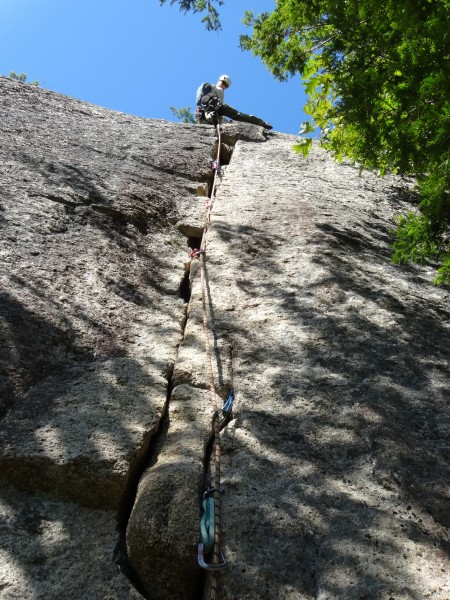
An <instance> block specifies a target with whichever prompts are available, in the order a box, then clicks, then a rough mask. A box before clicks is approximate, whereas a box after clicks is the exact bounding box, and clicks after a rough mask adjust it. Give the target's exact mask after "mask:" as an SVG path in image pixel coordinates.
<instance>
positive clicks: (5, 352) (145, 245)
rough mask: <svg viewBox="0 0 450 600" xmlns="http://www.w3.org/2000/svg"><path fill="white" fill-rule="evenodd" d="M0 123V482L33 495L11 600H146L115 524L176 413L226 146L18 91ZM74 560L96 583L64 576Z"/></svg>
mask: <svg viewBox="0 0 450 600" xmlns="http://www.w3.org/2000/svg"><path fill="white" fill-rule="evenodd" d="M0 113H1V115H0V116H1V122H2V125H1V134H0V136H1V143H0V160H1V175H0V189H1V193H0V205H1V212H0V220H1V228H2V236H1V237H2V239H1V242H0V244H1V245H0V248H1V250H0V251H1V260H2V270H1V289H0V328H1V338H2V344H1V349H0V368H1V376H0V414H1V417H2V421H1V425H0V476H1V478H2V481H3V482H4V484H5V485H4V486H3V487H2V490H3V489H4V490H6V489H7V488H6V486H7V485H8V486H9V485H10V484H13V485H14V486H16V488H19V489H21V490H23V491H24V492H25V495H23V494H22V495H21V492H18V491H16V492H13V491H9V492H8V494H9V496H8V497H6V498H4V499H3V502H5V504H4V506H5V507H6V508H5V511H6V512H5V514H6V515H7V516H6V517H5V518H6V522H7V524H6V529H5V530H3V528H2V535H3V533H4V534H5V538H2V542H1V544H0V545H1V547H2V548H5V551H6V554H5V555H4V556H3V558H4V560H5V563H6V564H3V565H2V567H1V568H0V570H1V571H2V582H1V586H0V589H1V590H2V591H0V596H1V597H2V598H16V597H22V598H25V597H26V598H30V599H31V598H61V597H63V596H64V597H65V598H73V599H75V598H80V599H81V598H82V599H83V600H85V599H86V598H107V597H108V598H113V597H114V598H116V597H117V598H119V597H120V598H135V597H137V595H139V594H138V593H137V592H135V591H133V589H132V588H130V585H129V582H128V580H126V578H125V579H124V576H123V575H122V574H120V573H119V572H118V571H117V569H118V567H117V566H116V565H114V561H113V553H112V550H113V549H114V547H115V546H116V545H117V544H118V541H119V535H118V532H117V530H116V528H117V522H116V519H117V514H118V511H119V510H121V511H123V510H125V509H126V506H127V504H128V503H129V502H130V499H131V497H132V495H133V486H134V485H135V482H136V479H137V477H138V476H139V475H140V470H141V468H142V465H143V464H144V461H145V458H146V454H147V451H148V448H149V445H150V443H151V441H152V438H153V437H154V435H155V434H156V433H157V431H158V429H159V427H160V421H161V418H162V415H163V414H164V411H165V409H166V402H167V389H168V380H169V379H170V376H171V373H172V370H173V365H174V363H175V359H176V354H177V346H178V344H179V343H180V341H181V337H182V327H183V324H184V321H185V313H186V301H185V299H183V298H181V297H180V284H181V282H182V281H183V279H184V277H185V263H186V262H188V250H189V248H188V246H187V241H186V240H187V238H186V235H188V234H186V232H184V231H183V223H184V222H185V221H186V220H187V221H188V222H194V224H195V221H196V220H197V221H198V222H201V220H202V218H203V213H204V202H203V198H202V196H204V195H205V193H207V190H208V185H209V181H210V179H211V169H210V163H211V157H212V152H213V148H214V144H215V138H214V133H213V131H212V130H211V129H210V128H208V129H206V128H195V127H192V126H184V125H176V124H174V123H168V122H164V121H149V120H145V119H140V118H137V117H132V116H128V115H124V114H120V113H116V112H113V111H109V110H105V109H102V108H99V107H96V106H91V105H89V104H86V103H84V102H80V101H77V100H74V99H71V98H67V97H64V96H61V95H58V94H55V93H52V92H49V91H46V90H43V89H38V88H34V87H32V86H29V85H25V84H20V83H16V82H13V81H11V80H9V79H5V78H0ZM6 482H7V483H6ZM8 489H10V488H8ZM2 493H3V491H2V492H1V493H0V495H1V494H2ZM14 494H16V499H15V500H14V501H10V498H12V497H13V496H14ZM26 494H28V495H30V494H32V495H35V498H34V497H31V496H30V497H29V496H27V495H26ZM57 501H66V502H67V504H64V503H62V502H59V503H58V502H57ZM35 505H36V508H33V507H34V506H35ZM82 506H84V507H91V508H92V509H96V510H91V511H90V509H89V508H82ZM52 511H54V512H55V515H54V516H53V517H52V516H51V512H52ZM105 511H106V512H105ZM28 512H31V513H32V514H34V513H35V512H36V513H37V514H39V515H42V519H41V517H39V518H40V519H41V521H39V519H38V521H39V523H41V522H42V523H44V524H43V525H36V527H35V526H34V525H33V526H32V527H31V528H30V527H26V526H24V527H23V528H22V527H21V523H22V521H23V519H22V516H21V515H24V514H26V513H28ZM27 518H28V517H27ZM27 518H25V517H24V519H25V521H26V519H27ZM30 518H31V517H30ZM33 518H34V517H33ZM47 522H48V523H50V524H49V525H48V526H47ZM53 522H55V523H56V522H57V523H58V524H57V525H56V524H55V525H54V526H55V527H56V528H57V529H58V531H59V532H60V536H59V537H58V536H56V537H54V536H53V534H52V533H51V532H52V528H53V525H52V523H53ZM76 522H78V523H80V528H79V530H78V529H77V527H75V526H74V524H73V523H76ZM33 523H34V521H33ZM95 523H98V527H97V526H96V525H95ZM16 525H17V527H18V531H20V535H19V537H18V538H17V539H16V540H14V531H15V527H16ZM11 532H12V533H11ZM89 537H91V540H90V541H89V542H88V543H87V547H86V540H87V538H89ZM45 540H47V541H48V542H49V543H48V544H47V543H46V541H45ZM78 544H80V549H79V551H78V552H75V553H74V550H73V549H74V547H75V546H77V545H78ZM35 546H36V547H39V548H41V550H42V552H41V554H40V555H39V556H40V558H37V559H36V560H34V559H33V558H32V557H30V556H31V555H30V556H29V555H28V554H27V552H28V550H29V549H30V548H32V547H35ZM83 547H84V550H83ZM83 552H84V553H85V554H83ZM58 553H59V554H60V558H61V563H60V565H59V566H56V563H57V560H58V559H57V554H58ZM71 553H72V554H73V563H74V564H77V565H78V566H77V567H76V568H75V567H74V570H73V572H75V571H76V569H78V572H79V573H82V572H84V571H86V575H85V577H86V581H85V582H84V584H83V586H76V585H75V584H74V582H73V581H72V580H71V579H70V578H69V579H67V580H65V579H64V578H63V577H62V573H63V572H64V569H65V566H64V565H65V564H66V562H67V560H68V556H69V554H71ZM83 556H84V558H83ZM29 560H30V561H31V562H32V563H33V568H32V569H31V571H30V573H28V572H27V567H26V564H27V562H28V561H29ZM88 563H89V564H91V563H92V568H91V567H89V568H87V564H88ZM107 565H109V566H107ZM85 567H86V568H85ZM114 569H116V571H117V576H116V578H115V579H114V577H113V576H112V575H111V573H112V572H113V570H114ZM99 571H102V572H103V571H104V574H103V575H102V576H101V577H100V578H99V577H98V572H99ZM14 573H16V575H17V574H18V573H21V574H22V575H21V577H22V580H20V577H19V575H17V576H16V575H14ZM39 573H40V574H39ZM50 573H52V574H51V577H50ZM58 574H59V575H58ZM121 579H124V583H120V580H121ZM57 580H60V581H58V583H57V587H55V585H56V583H55V582H56V581H57ZM37 581H40V583H39V585H37V584H36V588H35V587H34V584H35V583H36V582H37ZM102 581H103V583H104V582H105V581H107V582H108V583H107V585H106V587H104V586H103V587H102V585H103V584H102V583H101V582H102ZM62 589H64V593H63V592H62ZM114 590H116V591H114ZM130 590H131V591H130ZM114 594H116V595H114Z"/></svg>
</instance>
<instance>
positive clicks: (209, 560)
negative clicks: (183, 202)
mask: <svg viewBox="0 0 450 600" xmlns="http://www.w3.org/2000/svg"><path fill="white" fill-rule="evenodd" d="M216 131H217V135H218V151H217V159H216V160H214V161H213V163H212V165H211V169H212V171H213V172H214V180H213V185H212V189H211V194H210V198H209V199H208V200H207V202H206V212H205V224H204V231H203V237H202V242H201V245H200V249H197V248H194V249H193V250H192V252H191V253H190V256H191V258H193V259H194V258H195V259H199V260H200V263H201V269H200V274H201V288H202V312H203V332H204V338H205V354H206V366H207V372H208V380H209V390H210V396H211V406H212V410H213V416H212V442H213V458H212V460H211V487H209V488H208V489H207V490H206V492H205V493H204V494H203V498H202V511H203V512H202V517H201V520H200V533H201V542H200V544H199V545H198V564H199V566H200V567H201V568H202V569H205V570H206V571H211V572H212V573H211V585H210V595H209V598H210V600H216V598H217V589H218V583H217V571H221V570H223V569H224V568H226V566H227V561H226V559H225V557H224V555H223V553H222V551H221V548H220V536H221V529H220V493H221V491H222V490H221V486H220V431H221V430H222V429H223V428H224V427H225V426H226V425H227V423H229V422H230V421H231V419H232V407H233V400H234V389H233V390H232V391H231V392H230V395H229V397H228V399H227V401H226V402H225V404H224V405H223V407H222V408H221V409H220V408H219V406H218V400H217V391H216V386H215V383H214V374H213V367H212V355H211V348H210V340H209V333H210V328H209V323H208V300H209V296H208V286H207V270H206V262H205V261H206V242H207V232H208V228H209V225H210V220H211V210H212V207H213V202H214V196H215V191H216V184H217V176H218V175H219V173H220V150H221V132H220V127H219V125H218V124H216Z"/></svg>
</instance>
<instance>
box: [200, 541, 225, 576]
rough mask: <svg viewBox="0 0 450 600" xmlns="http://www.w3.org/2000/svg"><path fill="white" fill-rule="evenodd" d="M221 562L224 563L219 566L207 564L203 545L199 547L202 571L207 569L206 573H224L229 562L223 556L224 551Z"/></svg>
mask: <svg viewBox="0 0 450 600" xmlns="http://www.w3.org/2000/svg"><path fill="white" fill-rule="evenodd" d="M220 560H221V561H222V562H220V563H219V564H217V565H214V564H209V563H206V562H205V558H204V548H203V543H201V544H199V545H198V564H199V566H200V567H201V568H202V569H205V571H223V569H226V567H227V561H226V559H225V557H224V555H223V554H222V551H220Z"/></svg>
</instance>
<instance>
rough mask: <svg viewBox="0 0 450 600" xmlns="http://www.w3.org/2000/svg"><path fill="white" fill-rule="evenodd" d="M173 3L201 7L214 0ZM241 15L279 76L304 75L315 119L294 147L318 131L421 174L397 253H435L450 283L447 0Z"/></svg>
mask: <svg viewBox="0 0 450 600" xmlns="http://www.w3.org/2000/svg"><path fill="white" fill-rule="evenodd" d="M163 1H165V0H163ZM175 2H178V4H179V5H180V8H181V10H185V11H187V10H194V11H196V12H198V11H199V10H201V9H202V10H207V11H209V10H210V6H211V4H212V3H211V2H206V1H204V2H201V1H200V0H190V1H189V0H185V1H183V0H171V4H173V3H175ZM216 3H217V4H219V5H220V4H222V2H221V1H219V0H217V2H216ZM214 14H215V18H216V19H217V11H216V13H214ZM243 22H244V23H245V24H246V25H248V26H249V27H251V28H252V34H251V35H244V36H241V40H240V43H241V47H242V48H243V49H244V50H250V51H251V52H253V54H255V55H256V56H259V57H260V58H261V59H262V61H263V62H264V64H265V65H266V66H267V67H268V69H269V70H270V71H271V72H272V73H273V75H274V76H275V77H276V78H277V79H279V80H280V81H285V80H287V79H288V78H289V77H291V76H292V75H296V74H300V75H301V76H302V79H303V85H304V87H305V92H306V94H307V98H308V100H307V103H306V106H305V112H306V114H307V115H308V116H309V117H310V121H307V122H306V123H304V124H303V125H302V131H301V132H300V135H301V139H300V141H299V142H298V143H297V144H296V145H295V150H296V151H297V152H301V153H302V154H304V155H306V154H307V153H308V152H309V149H310V147H311V145H312V143H311V142H310V141H308V140H309V139H310V135H311V133H312V132H313V131H319V140H320V144H321V145H322V146H323V147H324V148H326V149H327V150H329V151H330V152H331V153H332V154H333V156H334V157H335V158H336V159H337V160H343V158H344V157H346V158H347V159H350V160H352V161H357V162H358V163H359V164H360V165H361V166H362V167H364V168H367V169H371V170H375V171H377V172H378V173H379V174H380V175H383V174H385V173H387V172H390V173H401V174H407V175H414V176H415V177H416V178H417V182H418V191H419V194H420V204H419V211H420V212H419V214H418V215H416V217H414V218H413V217H412V216H410V215H408V216H406V217H404V220H403V221H400V223H399V227H398V231H397V234H396V235H397V241H396V242H395V247H394V250H395V252H394V260H396V261H413V262H423V261H424V260H427V259H430V260H437V261H438V262H440V264H441V266H440V269H439V276H438V281H439V282H448V281H449V280H450V259H449V254H450V198H449V190H450V172H449V165H448V157H449V151H450V75H449V73H450V0H414V1H411V0H384V1H383V2H378V1H376V0H345V1H342V2H336V0H277V2H276V4H275V7H274V10H273V11H272V12H265V13H262V14H260V15H257V16H255V15H254V13H252V12H250V11H246V12H245V15H244V19H243ZM217 23H218V21H210V23H209V25H210V26H209V27H208V28H210V29H214V28H218V27H220V24H219V25H217ZM305 136H306V137H305Z"/></svg>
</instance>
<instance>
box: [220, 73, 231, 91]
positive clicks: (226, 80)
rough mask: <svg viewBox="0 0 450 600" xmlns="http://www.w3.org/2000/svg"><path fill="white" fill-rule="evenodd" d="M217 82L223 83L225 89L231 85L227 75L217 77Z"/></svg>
mask: <svg viewBox="0 0 450 600" xmlns="http://www.w3.org/2000/svg"><path fill="white" fill-rule="evenodd" d="M219 81H221V82H222V83H224V84H225V87H227V88H228V87H230V85H231V79H230V77H229V75H221V76H220V77H219Z"/></svg>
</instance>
